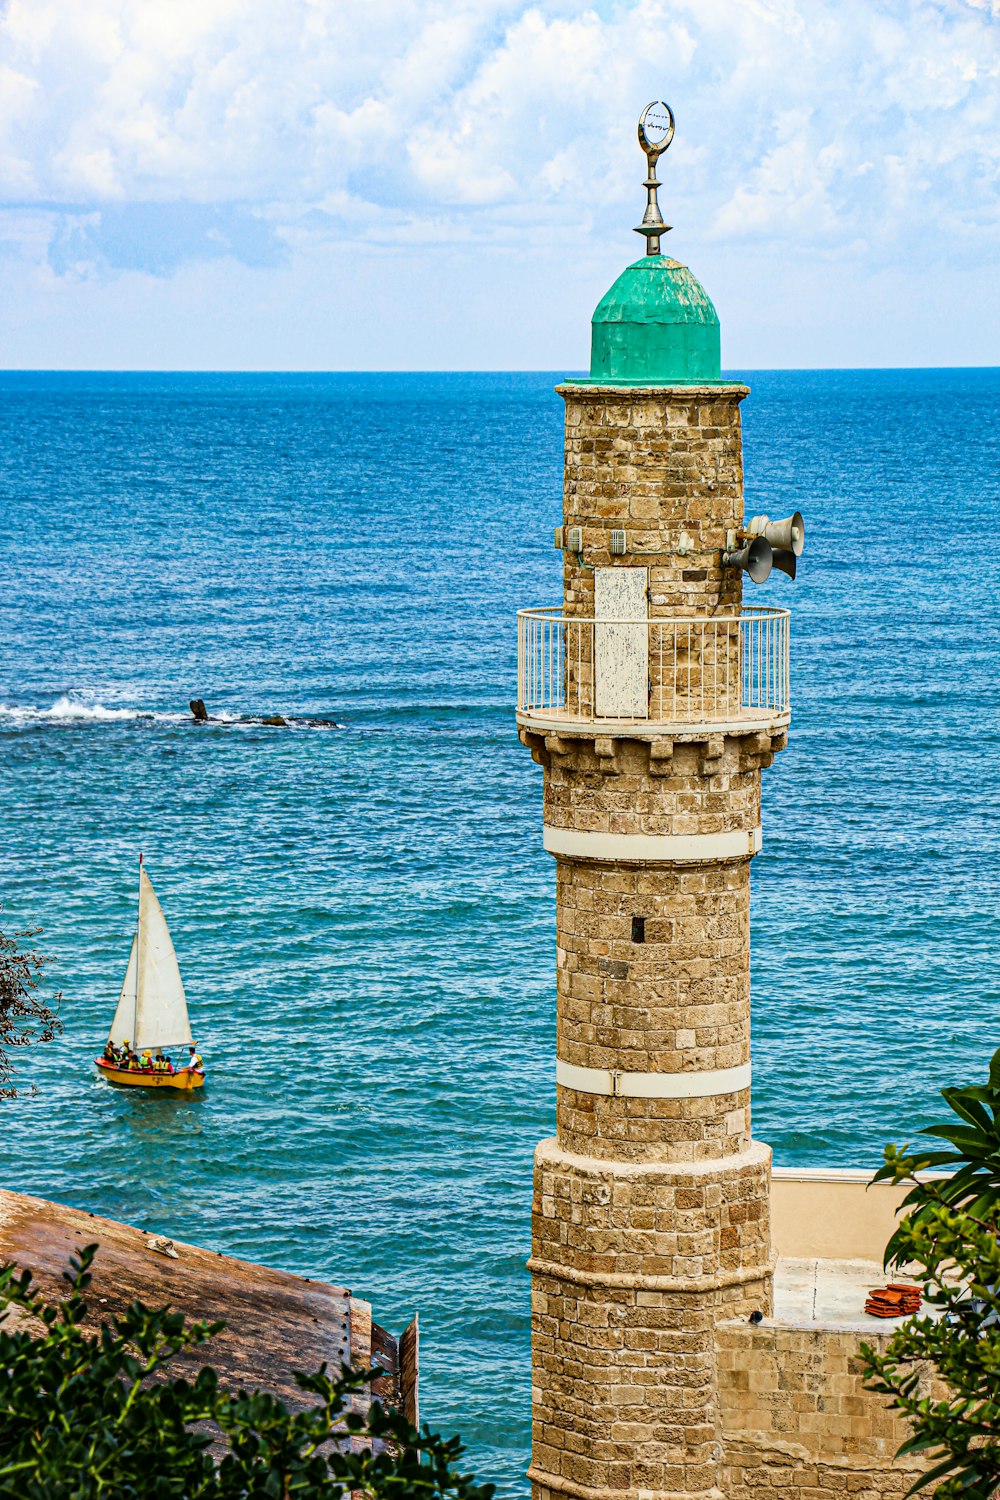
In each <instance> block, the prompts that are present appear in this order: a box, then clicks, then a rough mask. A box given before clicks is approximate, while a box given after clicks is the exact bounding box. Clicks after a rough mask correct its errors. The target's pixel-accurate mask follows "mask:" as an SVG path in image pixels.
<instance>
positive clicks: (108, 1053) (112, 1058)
mask: <svg viewBox="0 0 1000 1500" xmlns="http://www.w3.org/2000/svg"><path fill="white" fill-rule="evenodd" d="M104 1061H105V1062H109V1063H115V1062H117V1061H118V1052H117V1050H116V1048H115V1047H114V1046H113V1045H112V1042H111V1038H110V1037H108V1040H107V1041H106V1042H105V1043H104Z"/></svg>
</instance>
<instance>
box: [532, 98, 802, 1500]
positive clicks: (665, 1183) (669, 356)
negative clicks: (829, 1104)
mask: <svg viewBox="0 0 1000 1500" xmlns="http://www.w3.org/2000/svg"><path fill="white" fill-rule="evenodd" d="M664 109H665V106H659V107H656V111H658V112H659V115H660V120H661V122H665V123H661V134H660V142H659V145H657V144H656V143H655V142H653V143H651V140H650V137H651V135H652V134H653V133H654V132H653V130H652V128H651V127H652V125H653V124H654V114H655V113H656V111H654V107H653V106H650V109H649V110H648V111H647V112H646V114H645V115H644V124H641V125H640V142H641V144H642V145H643V148H644V149H645V150H646V151H647V155H648V156H649V174H648V177H647V182H646V186H647V190H648V196H649V200H650V201H649V206H648V207H647V212H646V217H645V219H644V221H643V225H642V227H641V228H640V230H639V232H640V233H642V234H645V235H646V238H647V247H648V253H647V254H646V255H645V256H644V257H643V258H642V259H641V260H639V261H637V262H636V263H635V264H634V265H631V266H629V267H628V269H627V270H625V271H624V272H623V273H622V275H621V276H620V277H619V278H618V280H617V281H616V282H615V284H614V286H613V287H612V288H611V290H610V291H609V292H608V293H607V295H606V296H605V297H604V298H603V300H602V301H601V302H600V304H599V305H598V308H597V310H596V312H595V314H594V318H593V344H592V361H591V370H590V377H589V379H583V380H567V381H566V382H565V383H564V384H563V385H561V386H560V387H559V388H558V391H559V394H560V395H561V396H562V397H563V399H564V401H565V403H566V440H565V491H564V515H563V519H564V525H563V527H562V528H561V531H560V532H557V537H556V540H557V545H561V546H562V548H563V551H564V559H565V568H564V584H565V594H564V602H563V606H562V608H561V609H558V608H557V609H551V610H526V611H522V613H521V616H520V622H519V626H520V630H519V659H518V668H519V686H518V725H519V732H520V737H521V740H522V741H523V743H524V744H525V745H527V746H528V747H529V748H530V749H531V752H532V755H533V756H534V758H535V760H536V761H538V762H539V763H540V764H541V765H542V766H543V767H544V771H545V803H544V825H545V828H544V834H545V848H546V849H547V850H548V852H549V853H550V854H552V855H554V857H555V860H556V900H557V909H556V922H557V948H556V954H557V960H556V961H557V1040H556V1060H555V1070H556V1099H557V1135H556V1138H555V1139H554V1140H549V1141H543V1142H542V1144H541V1145H540V1146H539V1147H538V1151H537V1153H536V1157H535V1191H534V1213H533V1231H532V1255H531V1260H530V1262H529V1266H530V1270H531V1273H532V1300H533V1322H532V1350H533V1353H532V1358H533V1424H534V1425H533V1432H534V1440H533V1451H532V1463H531V1468H530V1470H529V1474H530V1477H531V1480H532V1483H533V1493H534V1495H535V1496H536V1497H538V1500H548V1497H550V1496H552V1497H556V1496H563V1495H565V1496H572V1497H575V1500H626V1497H633V1500H638V1497H640V1496H641V1497H643V1500H660V1497H667V1496H670V1497H679V1496H689V1495H690V1496H714V1495H718V1494H719V1485H720V1459H721V1456H722V1455H721V1448H720V1441H719V1433H718V1411H717V1407H718V1379H717V1372H716V1351H715V1336H714V1328H715V1324H716V1322H717V1321H718V1320H719V1319H721V1318H732V1317H738V1316H749V1315H750V1314H751V1313H753V1312H754V1311H755V1310H757V1309H760V1310H761V1311H762V1312H763V1313H765V1314H768V1313H769V1312H770V1310H771V1287H772V1269H773V1263H772V1259H771V1247H770V1235H769V1223H768V1198H769V1186H770V1151H769V1149H768V1147H766V1146H764V1145H761V1144H759V1143H757V1142H755V1141H754V1140H753V1139H752V1138H751V1134H750V941H749V939H750V931H749V899H750V860H751V858H752V856H753V855H754V853H756V851H757V850H758V849H759V848H760V836H761V835H760V772H761V769H762V767H765V766H768V765H769V764H770V762H771V759H772V756H773V754H774V752H775V751H776V750H778V749H781V748H782V747H783V746H784V744H785V739H786V727H787V724H788V717H789V715H788V658H787V645H788V633H787V627H788V616H787V612H786V611H784V610H774V609H761V608H757V609H749V610H748V609H746V608H743V607H741V592H742V573H741V571H740V569H739V568H738V567H733V566H725V565H724V564H723V560H722V559H723V553H724V552H725V551H727V550H731V549H733V548H734V547H737V548H738V547H739V545H740V539H741V527H742V525H743V467H742V449H741V437H740V403H741V401H742V400H743V399H744V397H745V396H746V395H747V394H748V391H747V388H746V387H745V386H743V385H739V384H736V383H733V382H731V381H725V380H723V379H722V378H721V375H720V357H719V323H718V318H717V317H716V314H715V309H714V308H713V306H712V303H711V302H710V300H709V298H708V297H707V296H706V294H705V292H704V291H703V289H702V288H701V286H699V284H698V282H697V281H696V280H695V279H694V277H693V276H692V275H691V272H690V271H689V270H688V269H687V268H686V267H685V266H683V265H680V264H679V263H678V262H677V261H675V260H670V259H668V258H667V257H665V256H664V255H662V254H661V253H660V248H659V236H660V235H661V234H662V233H664V232H665V230H666V226H665V225H664V224H663V221H662V219H660V217H659V208H658V206H657V203H656V187H657V183H656V177H655V163H656V157H657V155H659V152H660V151H661V150H662V149H663V147H664V145H665V144H669V137H670V135H672V124H673V122H672V118H669V119H667V117H668V116H669V111H667V115H666V116H664V115H663V113H662V111H663V110H664ZM647 116H648V117H649V118H648V119H647ZM664 137H665V139H664Z"/></svg>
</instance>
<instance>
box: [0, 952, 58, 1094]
mask: <svg viewBox="0 0 1000 1500" xmlns="http://www.w3.org/2000/svg"><path fill="white" fill-rule="evenodd" d="M40 931H41V929H40V928H38V927H29V928H26V929H25V930H24V931H22V932H10V933H7V932H3V931H2V930H0V1099H13V1098H16V1096H17V1090H16V1089H15V1088H14V1087H13V1083H12V1077H13V1070H12V1066H11V1061H10V1056H9V1054H10V1052H11V1051H12V1050H13V1049H14V1048H15V1047H27V1046H29V1045H30V1044H31V1043H32V1042H50V1041H51V1040H52V1038H53V1037H54V1036H57V1035H58V1033H59V1032H60V1031H61V1030H62V1026H61V1024H60V1021H59V1018H58V1015H57V1013H56V1012H57V1010H58V1005H59V999H60V997H59V996H58V995H56V996H55V999H54V1001H53V1003H52V1005H47V1004H46V1003H45V1002H44V1001H43V1000H39V998H38V996H37V995H36V994H35V991H36V990H37V989H38V986H39V984H40V983H41V976H42V970H43V968H44V967H45V965H46V963H47V962H48V959H47V958H46V957H45V955H44V954H43V953H38V952H37V951H36V950H35V949H33V948H26V947H23V946H22V944H23V942H24V940H25V939H26V938H33V937H37V936H38V933H39V932H40Z"/></svg>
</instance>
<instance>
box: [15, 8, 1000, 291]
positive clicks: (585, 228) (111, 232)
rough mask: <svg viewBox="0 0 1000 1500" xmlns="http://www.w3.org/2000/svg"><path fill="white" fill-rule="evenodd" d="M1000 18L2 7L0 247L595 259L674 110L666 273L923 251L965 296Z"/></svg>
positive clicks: (969, 11)
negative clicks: (672, 263) (645, 133)
mask: <svg viewBox="0 0 1000 1500" xmlns="http://www.w3.org/2000/svg"><path fill="white" fill-rule="evenodd" d="M998 16H1000V0H596V3H594V4H592V5H586V4H581V3H574V0H537V3H526V0H451V3H449V0H430V3H426V0H169V3H167V0H87V3H86V4H81V3H80V0H8V3H7V6H6V9H5V10H3V11H2V14H0V217H2V216H3V207H2V205H3V204H6V205H8V209H7V211H6V216H5V221H4V223H3V225H2V226H0V238H2V239H3V241H4V245H5V254H7V255H9V254H10V251H11V247H12V246H13V245H15V244H16V243H20V244H21V250H22V255H23V259H24V263H25V265H38V264H39V263H40V262H39V256H40V254H41V255H42V257H43V258H45V256H46V255H47V257H48V261H47V264H48V271H49V272H50V273H55V274H56V275H57V276H58V275H65V276H67V277H72V278H79V277H84V278H97V279H101V278H105V279H107V278H111V279H112V280H113V279H114V278H115V277H117V276H120V275H124V274H125V272H126V271H129V272H132V271H134V270H135V268H136V266H137V265H138V264H139V263H140V261H141V257H142V254H143V253H144V252H143V247H144V246H146V245H148V244H150V243H151V240H152V239H153V238H154V237H155V238H156V239H157V241H158V245H157V249H156V252H155V253H153V252H152V251H151V252H150V254H149V258H148V260H147V261H146V266H147V269H148V270H149V271H150V272H151V273H152V274H153V275H155V276H158V277H164V276H167V277H169V276H171V275H174V274H176V273H177V270H178V268H179V267H180V266H182V265H188V264H190V263H192V262H197V261H198V260H200V259H201V260H204V261H205V262H206V263H210V262H213V261H216V260H217V259H218V257H219V255H220V254H225V255H229V256H230V257H232V258H235V259H237V260H242V261H243V262H244V264H246V265H249V266H267V265H272V264H273V265H277V264H283V263H284V261H285V260H287V258H288V257H292V258H293V259H294V257H295V256H297V255H299V254H306V253H308V254H313V253H317V252H318V251H319V250H320V249H321V248H322V247H324V246H326V247H327V248H328V249H329V250H332V249H334V248H336V247H340V248H344V247H347V248H350V247H354V249H355V250H356V251H357V252H358V253H365V252H367V251H368V250H371V249H377V250H379V252H380V253H381V249H382V247H384V246H386V245H387V244H388V245H393V244H395V245H400V246H403V247H406V246H410V247H421V246H428V245H439V246H444V245H450V246H453V247H469V246H480V247H488V246H496V245H498V246H500V247H506V248H507V249H509V250H510V251H511V253H513V252H514V251H515V250H516V249H517V248H518V246H520V252H521V253H522V255H523V256H524V258H525V263H526V265H527V264H528V263H529V262H530V261H531V258H532V256H541V255H542V254H544V253H546V252H548V251H549V250H551V249H553V248H558V249H559V250H560V251H562V252H565V251H568V250H569V249H570V248H574V249H576V250H577V251H578V252H580V253H581V254H583V255H584V256H585V257H586V256H591V257H600V255H601V254H602V253H603V247H604V245H606V244H607V243H608V241H609V238H610V237H611V236H612V235H614V236H618V237H619V240H620V238H621V236H622V234H623V233H624V232H625V231H627V229H628V226H629V225H630V224H632V223H635V222H637V219H638V215H639V213H640V212H641V207H642V201H643V196H642V188H641V179H642V175H643V162H642V159H641V156H640V154H639V151H638V148H637V145H636V142H635V126H634V123H633V122H634V120H635V118H636V116H637V114H638V111H639V109H640V108H641V106H642V105H643V104H644V103H646V101H647V100H648V99H650V98H653V97H654V96H664V95H665V96H666V98H667V99H668V100H669V102H670V103H671V104H672V105H673V107H674V110H675V113H676V115H677V121H678V128H677V136H676V138H675V141H674V144H673V146H672V147H671V149H670V151H669V153H668V154H667V156H665V157H664V158H663V159H662V162H661V170H660V175H661V177H662V178H663V180H664V188H663V190H662V192H661V201H662V203H663V205H664V208H665V210H666V214H667V217H668V220H669V221H670V222H673V223H674V224H675V225H676V226H677V229H676V231H675V234H674V235H673V236H672V237H671V241H670V242H669V243H670V245H671V247H673V248H675V252H676V253H680V254H681V255H682V256H683V257H684V258H685V259H686V258H689V257H688V250H689V248H690V247H691V246H692V245H693V246H695V247H699V246H700V247H701V249H702V251H703V252H704V250H705V249H706V248H707V247H712V246H717V247H718V246H727V245H728V246H731V247H733V248H734V252H738V253H741V254H742V253H744V252H745V251H746V248H747V247H750V246H757V247H759V249H760V250H761V253H763V250H764V248H765V247H766V249H767V251H768V253H770V254H771V255H772V256H773V257H774V259H775V261H776V262H779V261H780V260H781V259H782V258H795V257H797V256H803V255H805V256H811V257H814V258H819V259H821V260H822V259H824V258H828V259H830V260H840V259H842V258H843V257H844V256H845V255H848V256H854V257H861V258H868V260H870V262H871V265H872V266H873V267H875V268H878V269H879V270H884V269H891V268H892V267H893V266H894V265H903V264H907V265H909V264H910V262H911V261H912V258H913V255H914V253H915V247H917V246H926V245H927V244H928V241H929V239H930V237H931V236H935V237H936V240H937V242H938V248H937V252H936V253H938V254H939V255H940V256H942V257H947V256H951V257H952V258H954V259H955V260H956V261H959V262H962V263H963V264H966V265H977V264H978V265H982V266H985V265H987V263H988V262H989V261H990V259H991V258H993V257H995V254H996V251H997V248H998V238H1000V217H998V210H997V203H998V200H1000V194H998V186H1000V26H998V24H997V22H998ZM154 208H155V212H153V209H154ZM40 226H42V229H44V233H42V229H40ZM46 226H47V227H46ZM943 233H946V234H947V236H948V242H947V244H946V245H945V244H943V243H942V242H941V236H942V234H943ZM40 235H41V239H42V240H43V241H45V242H46V243H47V245H48V247H49V248H48V250H47V251H44V250H43V251H40V249H39V245H40ZM19 236H20V240H19ZM46 237H47V238H46ZM626 238H627V234H626ZM220 247H221V248H220Z"/></svg>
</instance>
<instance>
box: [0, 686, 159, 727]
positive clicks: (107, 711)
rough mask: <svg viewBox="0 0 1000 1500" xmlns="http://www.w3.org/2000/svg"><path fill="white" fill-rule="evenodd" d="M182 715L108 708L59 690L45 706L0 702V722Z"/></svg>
mask: <svg viewBox="0 0 1000 1500" xmlns="http://www.w3.org/2000/svg"><path fill="white" fill-rule="evenodd" d="M184 717H185V716H184V715H183V714H165V713H155V712H153V711H152V710H151V709H143V708H108V707H107V706H106V705H105V704H103V703H95V702H88V701H86V700H85V699H82V698H77V697H75V696H74V695H73V694H71V693H63V694H62V695H61V696H60V697H58V698H57V699H56V701H55V702H54V703H53V704H52V705H51V706H50V707H48V708H43V707H41V706H40V705H38V704H34V703H0V723H4V722H7V723H9V724H11V723H12V724H24V725H28V724H45V723H49V724H85V723H98V724H114V723H123V722H128V721H129V720H135V719H155V720H159V721H161V722H169V721H179V720H180V719H182V718H184Z"/></svg>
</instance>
